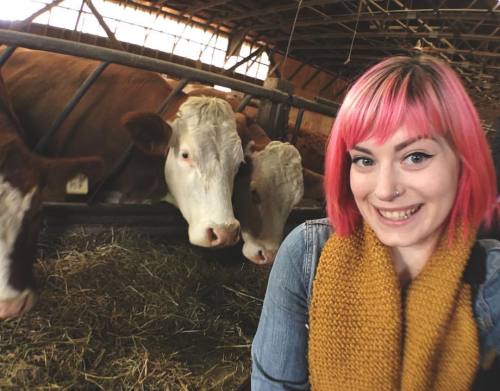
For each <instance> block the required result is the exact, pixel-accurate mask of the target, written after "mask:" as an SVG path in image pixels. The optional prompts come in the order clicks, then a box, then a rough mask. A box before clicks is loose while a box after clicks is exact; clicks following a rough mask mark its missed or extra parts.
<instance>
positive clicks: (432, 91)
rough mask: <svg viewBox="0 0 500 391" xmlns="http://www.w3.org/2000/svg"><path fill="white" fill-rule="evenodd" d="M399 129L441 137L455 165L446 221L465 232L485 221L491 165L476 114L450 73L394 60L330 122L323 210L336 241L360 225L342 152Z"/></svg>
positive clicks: (491, 194) (369, 76) (491, 193)
mask: <svg viewBox="0 0 500 391" xmlns="http://www.w3.org/2000/svg"><path fill="white" fill-rule="evenodd" d="M402 126H405V128H406V129H408V133H409V136H412V137H413V136H430V135H438V136H443V137H445V138H446V140H447V141H448V142H449V143H450V145H451V147H452V148H453V150H454V151H455V153H456V154H457V156H458V157H459V159H460V162H461V170H460V177H459V181H458V188H457V195H456V198H455V203H454V205H453V207H452V210H451V212H450V215H449V218H448V227H447V228H448V230H449V232H450V233H453V232H454V229H455V227H456V225H457V223H458V222H462V224H464V227H465V231H466V232H465V234H466V233H467V232H468V231H469V230H470V228H471V227H472V228H473V229H476V228H478V227H479V225H480V224H481V223H482V222H484V223H485V224H486V225H488V224H489V223H490V222H491V219H492V218H493V213H494V209H495V198H496V183H495V171H494V167H493V161H492V158H491V153H490V149H489V147H488V143H487V141H486V136H485V135H484V132H483V131H482V129H481V125H480V122H479V116H478V114H477V112H476V109H475V107H474V105H473V104H472V102H471V100H470V98H469V96H468V95H467V92H466V91H465V89H464V87H463V85H462V83H461V82H460V80H459V78H458V77H457V75H456V74H455V72H454V71H453V70H452V69H451V68H449V67H448V66H447V65H445V64H444V63H443V62H441V61H439V60H437V59H435V58H433V57H430V56H426V55H421V56H418V57H413V58H412V57H403V56H395V57H391V58H388V59H386V60H383V61H382V62H380V63H378V64H376V65H375V66H373V67H372V68H370V69H369V70H368V71H367V72H366V73H364V74H363V75H362V76H361V77H360V78H359V79H358V80H357V81H356V83H355V84H354V85H353V86H352V88H351V89H350V90H349V92H348V93H347V95H346V97H345V99H344V102H343V103H342V106H341V107H340V109H339V112H338V114H337V117H336V119H335V122H334V125H333V128H332V131H331V134H330V139H329V142H328V147H327V151H326V157H325V194H326V210H327V214H328V217H329V219H330V223H331V224H332V226H333V227H335V231H336V232H337V233H338V234H339V235H342V236H345V235H350V234H351V233H352V232H353V231H354V230H355V229H356V227H357V226H358V225H359V223H360V221H361V215H360V213H359V211H358V208H357V206H356V204H355V201H354V198H353V195H352V192H351V189H350V185H349V172H350V165H351V159H350V156H349V150H350V149H352V147H353V146H355V145H356V144H357V143H359V142H361V141H363V140H366V139H369V138H372V137H374V138H375V139H376V140H377V141H378V142H380V143H382V142H384V141H385V140H386V139H388V138H389V137H390V136H391V135H392V134H393V133H394V132H395V131H396V130H397V129H399V128H400V127H402Z"/></svg>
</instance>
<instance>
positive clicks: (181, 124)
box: [173, 96, 243, 171]
mask: <svg viewBox="0 0 500 391" xmlns="http://www.w3.org/2000/svg"><path fill="white" fill-rule="evenodd" d="M173 130H174V133H175V134H174V137H175V141H174V148H176V147H178V146H179V145H180V144H182V143H183V142H186V143H188V144H189V146H190V147H191V148H192V152H193V153H194V154H195V155H197V156H193V157H194V158H195V159H196V158H198V159H199V160H198V164H199V165H200V169H202V170H203V171H205V170H208V171H212V170H220V168H221V166H224V165H226V164H228V162H229V163H231V165H232V166H237V165H238V164H239V163H241V162H242V161H243V150H242V147H241V140H240V138H239V136H238V133H237V131H236V121H235V118H234V113H233V111H232V108H231V106H230V105H229V103H227V102H226V101H225V100H223V99H220V98H215V97H205V96H201V97H189V98H188V99H187V100H186V102H184V103H183V104H182V105H181V107H180V108H179V112H178V115H177V118H176V120H175V121H174V123H173Z"/></svg>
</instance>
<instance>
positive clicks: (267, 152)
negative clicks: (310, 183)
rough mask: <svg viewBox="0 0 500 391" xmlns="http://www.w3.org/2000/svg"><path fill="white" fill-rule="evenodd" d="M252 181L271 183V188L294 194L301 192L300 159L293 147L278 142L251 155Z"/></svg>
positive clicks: (273, 142)
mask: <svg viewBox="0 0 500 391" xmlns="http://www.w3.org/2000/svg"><path fill="white" fill-rule="evenodd" d="M252 164H253V172H254V173H255V178H254V175H252V180H254V179H255V180H257V181H259V182H263V181H266V182H272V184H273V186H278V187H279V188H286V189H287V191H292V192H294V193H299V192H300V193H301V196H302V192H303V182H304V181H303V174H302V159H301V157H300V153H299V151H298V150H297V148H295V147H294V146H293V145H291V144H289V143H283V142H280V141H272V142H270V143H269V144H268V145H267V146H266V148H265V149H263V150H261V151H258V152H255V153H254V154H253V155H252Z"/></svg>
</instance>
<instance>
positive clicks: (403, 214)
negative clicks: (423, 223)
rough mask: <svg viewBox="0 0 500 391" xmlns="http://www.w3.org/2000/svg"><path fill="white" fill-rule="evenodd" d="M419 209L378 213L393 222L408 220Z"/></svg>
mask: <svg viewBox="0 0 500 391" xmlns="http://www.w3.org/2000/svg"><path fill="white" fill-rule="evenodd" d="M418 209H419V206H415V207H413V208H411V209H407V210H398V211H388V210H380V209H379V210H378V212H379V213H380V214H381V215H382V216H383V217H385V218H386V219H388V220H393V221H401V220H406V219H407V218H409V217H410V216H411V215H412V214H414V213H415V212H416V211H417V210H418Z"/></svg>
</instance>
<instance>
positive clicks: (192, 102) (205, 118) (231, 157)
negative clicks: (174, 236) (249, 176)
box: [165, 97, 243, 247]
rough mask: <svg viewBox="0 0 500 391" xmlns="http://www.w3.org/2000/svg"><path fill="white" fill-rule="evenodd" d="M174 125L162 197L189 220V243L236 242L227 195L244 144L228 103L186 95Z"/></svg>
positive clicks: (236, 229) (236, 225)
mask: <svg viewBox="0 0 500 391" xmlns="http://www.w3.org/2000/svg"><path fill="white" fill-rule="evenodd" d="M172 130H173V134H172V138H171V140H170V150H169V153H168V156H167V161H166V164H165V178H166V181H167V186H168V192H169V194H168V196H167V198H166V200H167V201H169V202H171V203H173V204H174V205H176V206H177V207H178V208H179V209H180V211H181V213H182V215H183V216H184V218H185V219H186V220H187V222H188V224H189V240H190V242H191V243H193V244H195V245H199V246H203V247H218V246H227V245H232V244H234V243H236V242H237V241H238V240H239V231H240V224H239V222H238V221H237V220H236V219H235V217H234V214H233V207H232V203H231V195H232V191H233V183H234V177H235V175H236V172H237V171H238V167H239V166H240V164H241V163H242V162H243V149H242V146H241V140H240V138H239V137H238V133H237V131H236V122H235V119H234V115H233V111H232V109H231V106H230V105H229V104H228V103H227V102H226V101H224V100H222V99H220V98H214V97H189V98H188V99H187V100H186V101H185V102H184V103H183V104H182V105H181V106H180V108H179V112H178V115H177V118H176V119H175V120H174V121H173V123H172Z"/></svg>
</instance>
